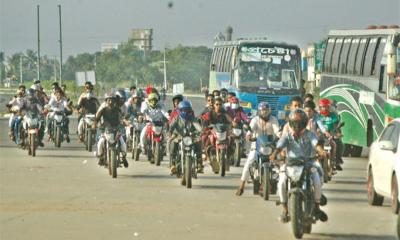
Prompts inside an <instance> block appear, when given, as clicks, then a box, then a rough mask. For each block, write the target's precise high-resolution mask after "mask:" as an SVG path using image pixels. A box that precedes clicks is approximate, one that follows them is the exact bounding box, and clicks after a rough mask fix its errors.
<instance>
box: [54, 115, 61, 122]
mask: <svg viewBox="0 0 400 240" xmlns="http://www.w3.org/2000/svg"><path fill="white" fill-rule="evenodd" d="M62 118H63V116H62V115H57V114H55V115H54V119H55V120H56V121H57V122H61V121H62Z"/></svg>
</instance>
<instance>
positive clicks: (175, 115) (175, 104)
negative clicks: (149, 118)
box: [168, 94, 183, 124]
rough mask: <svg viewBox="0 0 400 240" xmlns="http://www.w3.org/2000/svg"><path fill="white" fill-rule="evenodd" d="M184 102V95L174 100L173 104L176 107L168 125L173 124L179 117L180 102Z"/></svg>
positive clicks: (177, 95)
mask: <svg viewBox="0 0 400 240" xmlns="http://www.w3.org/2000/svg"><path fill="white" fill-rule="evenodd" d="M182 101H183V95H182V94H176V95H175V96H174V97H173V98H172V104H173V106H174V109H173V110H172V112H171V113H170V114H169V119H168V124H171V122H172V121H173V120H174V119H175V118H176V117H177V116H179V108H178V105H179V103H180V102H182Z"/></svg>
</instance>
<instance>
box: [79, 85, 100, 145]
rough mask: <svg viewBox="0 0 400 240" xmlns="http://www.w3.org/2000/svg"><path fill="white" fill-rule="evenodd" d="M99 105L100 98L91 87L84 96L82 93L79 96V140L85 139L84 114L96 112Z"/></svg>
mask: <svg viewBox="0 0 400 240" xmlns="http://www.w3.org/2000/svg"><path fill="white" fill-rule="evenodd" d="M92 89H93V88H92ZM99 106H100V103H99V100H97V98H96V96H94V94H93V91H92V90H91V89H90V88H89V89H88V91H87V92H86V94H85V95H84V96H82V95H81V97H80V98H79V101H78V106H77V109H78V110H79V113H80V115H81V118H80V120H79V123H78V136H79V142H83V140H84V132H83V131H84V122H85V120H84V116H85V115H86V114H96V112H97V109H98V108H99Z"/></svg>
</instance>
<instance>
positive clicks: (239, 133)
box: [232, 128, 242, 137]
mask: <svg viewBox="0 0 400 240" xmlns="http://www.w3.org/2000/svg"><path fill="white" fill-rule="evenodd" d="M232 131H233V135H235V136H236V137H239V136H240V135H241V134H242V129H240V128H234V129H232Z"/></svg>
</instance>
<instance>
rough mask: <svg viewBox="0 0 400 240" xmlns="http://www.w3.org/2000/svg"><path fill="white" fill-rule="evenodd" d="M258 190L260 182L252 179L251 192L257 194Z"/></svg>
mask: <svg viewBox="0 0 400 240" xmlns="http://www.w3.org/2000/svg"><path fill="white" fill-rule="evenodd" d="M259 192H260V182H259V181H258V180H257V179H253V194H254V195H257V194H259Z"/></svg>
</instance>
